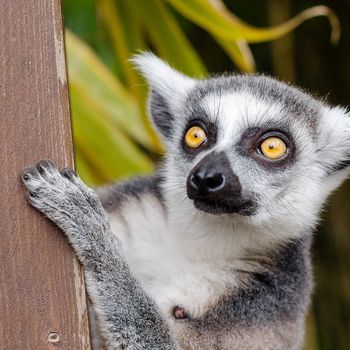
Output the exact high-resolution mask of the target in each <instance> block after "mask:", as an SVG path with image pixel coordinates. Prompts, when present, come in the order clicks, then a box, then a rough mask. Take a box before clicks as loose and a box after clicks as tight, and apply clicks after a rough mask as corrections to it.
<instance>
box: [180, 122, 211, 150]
mask: <svg viewBox="0 0 350 350" xmlns="http://www.w3.org/2000/svg"><path fill="white" fill-rule="evenodd" d="M206 139H207V134H206V133H205V131H204V130H203V129H202V128H201V127H200V126H192V127H191V128H189V129H188V130H187V132H186V135H185V144H186V145H187V146H188V147H191V148H197V147H199V146H200V145H201V144H202V143H203V142H205V140H206Z"/></svg>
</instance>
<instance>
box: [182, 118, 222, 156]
mask: <svg viewBox="0 0 350 350" xmlns="http://www.w3.org/2000/svg"><path fill="white" fill-rule="evenodd" d="M193 126H199V127H201V128H202V129H203V130H204V131H205V133H206V135H207V138H206V140H205V142H203V144H201V145H200V146H199V147H197V148H191V147H188V146H187V145H186V144H185V142H184V139H185V135H186V132H187V131H188V130H189V129H190V128H191V127H193ZM217 134H218V128H217V124H216V123H213V122H211V121H209V120H208V119H207V118H201V117H198V118H193V119H190V120H189V121H188V122H187V124H186V127H185V128H184V130H183V133H182V137H181V141H180V142H181V147H182V149H183V151H184V153H185V154H186V155H187V156H189V157H194V156H196V155H197V154H198V153H199V152H201V151H203V150H206V149H210V148H211V147H213V146H214V145H215V144H216V141H217Z"/></svg>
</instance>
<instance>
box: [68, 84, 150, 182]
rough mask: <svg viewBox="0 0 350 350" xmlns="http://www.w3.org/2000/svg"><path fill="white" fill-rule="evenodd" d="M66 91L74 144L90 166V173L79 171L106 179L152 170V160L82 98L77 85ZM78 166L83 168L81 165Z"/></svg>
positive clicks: (91, 102) (92, 103)
mask: <svg viewBox="0 0 350 350" xmlns="http://www.w3.org/2000/svg"><path fill="white" fill-rule="evenodd" d="M70 94H71V106H72V122H73V123H72V124H73V135H74V141H75V148H76V151H77V153H78V154H79V153H80V155H81V157H82V158H84V159H88V162H89V164H90V165H91V169H94V170H92V171H90V174H88V173H83V177H85V176H86V177H89V178H90V179H92V178H93V177H94V178H95V179H96V178H97V179H101V182H106V181H111V180H113V179H117V178H120V177H125V176H128V175H131V174H135V173H147V172H151V171H152V170H153V162H152V161H151V160H150V159H149V158H148V157H147V156H146V155H145V154H144V153H143V152H142V151H141V150H140V149H139V148H138V147H137V146H136V145H135V143H133V142H132V141H130V139H129V138H128V137H126V136H125V135H124V134H123V133H122V132H121V131H120V130H119V129H118V128H117V127H115V126H114V125H113V124H111V123H110V121H109V120H108V119H101V118H99V117H98V114H97V113H96V110H95V105H94V102H93V101H91V100H85V99H84V98H83V97H82V96H81V95H80V88H77V87H76V86H75V85H74V84H73V85H70ZM79 170H80V171H84V168H83V169H79ZM85 170H86V168H85ZM91 173H92V174H91ZM94 181H95V180H94Z"/></svg>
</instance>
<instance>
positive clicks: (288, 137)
mask: <svg viewBox="0 0 350 350" xmlns="http://www.w3.org/2000/svg"><path fill="white" fill-rule="evenodd" d="M134 62H135V63H136V65H137V66H138V67H139V69H140V70H141V71H142V73H143V74H144V76H145V77H146V79H147V80H148V82H149V84H150V87H151V93H150V99H149V111H150V115H151V117H152V120H153V122H154V125H155V127H156V128H157V129H158V131H159V132H160V134H161V136H162V138H163V140H164V143H165V145H166V147H167V156H166V161H165V162H166V166H165V171H164V174H165V175H164V176H165V183H166V186H165V188H166V192H167V193H168V197H169V198H170V201H171V204H170V205H172V204H173V205H177V206H179V207H182V208H184V210H186V211H193V212H195V213H197V216H198V215H203V216H204V217H207V216H214V215H215V216H218V217H219V220H226V218H230V220H232V219H234V220H238V221H242V222H243V221H246V222H248V221H249V222H250V223H251V224H253V225H257V226H264V225H265V226H266V227H268V226H271V225H274V224H276V223H278V224H279V226H280V227H281V225H282V227H283V226H284V227H285V229H286V230H289V231H291V232H293V233H295V234H297V233H298V232H299V231H300V230H303V229H305V227H311V226H313V225H314V224H315V222H316V220H317V217H318V213H319V211H320V208H321V207H322V204H323V203H324V202H325V199H326V197H327V196H328V195H329V194H330V193H331V192H332V191H333V190H334V189H335V188H336V187H337V186H339V185H340V183H341V182H342V181H343V180H344V179H345V178H346V177H347V175H348V174H349V170H350V169H349V168H350V167H349V165H350V115H349V114H347V112H346V111H345V110H344V109H342V108H339V107H334V108H333V107H330V106H328V105H327V104H325V103H324V102H322V101H318V100H316V99H315V98H313V97H311V96H310V95H308V94H306V93H304V92H302V91H301V90H299V89H297V88H295V87H292V86H290V85H287V84H284V83H281V82H278V81H276V80H274V79H271V78H268V77H266V76H261V75H239V74H235V75H228V76H220V77H213V78H208V79H203V80H195V79H192V78H189V77H187V76H185V75H183V74H181V73H179V72H177V71H175V70H173V69H172V68H171V67H170V66H169V65H167V64H166V63H165V62H163V61H162V60H160V59H159V58H157V57H155V56H154V55H152V54H150V53H146V54H142V55H139V56H136V58H135V59H134ZM198 213H199V214H198Z"/></svg>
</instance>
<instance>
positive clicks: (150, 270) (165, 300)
mask: <svg viewBox="0 0 350 350" xmlns="http://www.w3.org/2000/svg"><path fill="white" fill-rule="evenodd" d="M125 246H126V249H125V256H126V259H127V261H128V264H129V266H130V268H131V271H132V272H133V274H134V275H135V276H136V278H137V279H138V280H139V281H140V283H141V285H142V287H143V289H144V290H145V291H146V293H147V294H148V295H149V296H151V297H152V298H153V299H154V300H155V301H156V302H157V304H158V306H159V307H160V309H161V311H162V312H163V314H164V315H165V316H166V317H167V318H170V319H174V318H181V317H182V316H185V317H186V316H191V317H192V318H196V317H200V316H201V315H203V314H204V313H206V312H207V311H208V310H210V308H212V307H213V306H215V305H216V304H217V302H218V300H219V299H220V298H221V297H222V296H223V295H225V294H227V293H229V292H230V291H232V289H233V288H234V287H235V286H237V285H238V279H237V275H236V274H235V272H234V270H233V267H232V264H231V263H229V262H227V261H220V260H213V261H206V260H205V259H193V258H191V257H188V256H186V255H184V254H183V253H182V252H181V250H178V249H177V248H176V247H175V246H174V245H173V244H171V243H170V244H168V242H166V241H164V240H156V239H155V240H150V241H149V240H146V241H142V239H141V238H140V237H139V238H138V240H133V242H132V243H129V244H127V245H125ZM179 308H180V309H181V310H183V313H184V315H181V312H180V314H179V313H178V312H177V310H179Z"/></svg>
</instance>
